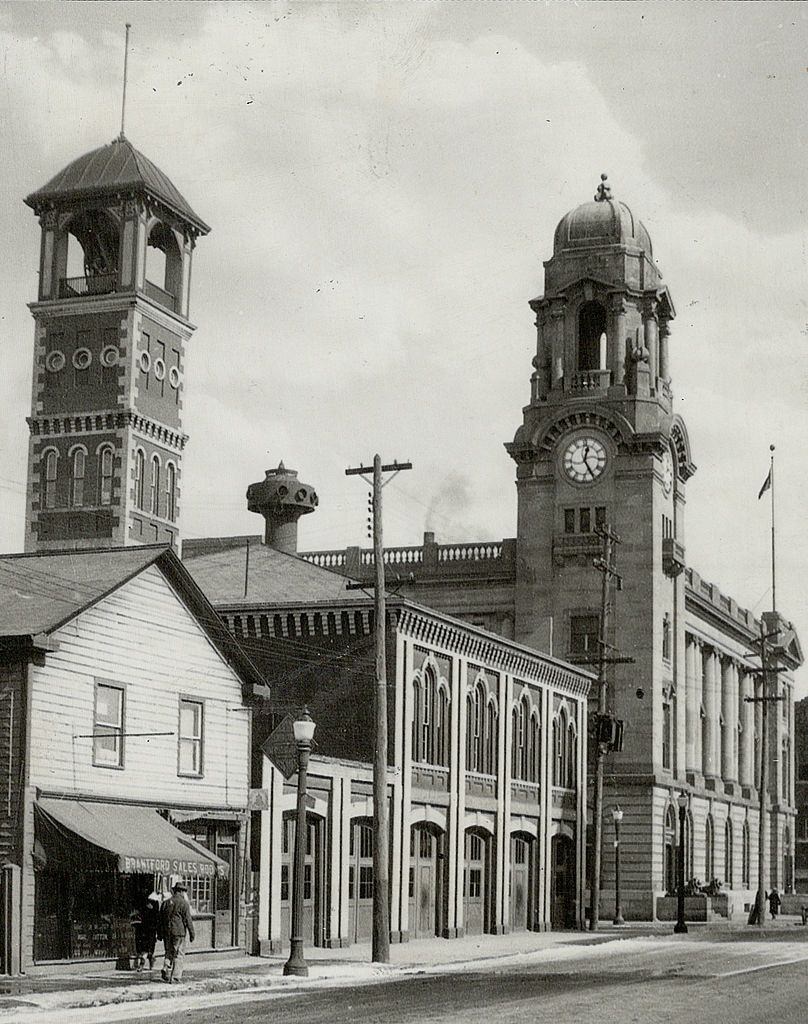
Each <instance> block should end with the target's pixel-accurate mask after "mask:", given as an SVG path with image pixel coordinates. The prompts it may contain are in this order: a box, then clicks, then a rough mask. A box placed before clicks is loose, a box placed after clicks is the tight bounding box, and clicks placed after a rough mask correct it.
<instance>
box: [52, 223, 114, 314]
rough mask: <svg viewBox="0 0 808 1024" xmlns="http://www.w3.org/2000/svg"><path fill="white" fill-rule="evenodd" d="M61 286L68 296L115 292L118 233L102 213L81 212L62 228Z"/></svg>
mask: <svg viewBox="0 0 808 1024" xmlns="http://www.w3.org/2000/svg"><path fill="white" fill-rule="evenodd" d="M64 230H65V234H64V243H65V244H66V248H67V251H66V253H64V251H63V259H64V264H63V265H64V267H65V274H64V286H63V290H64V289H65V288H67V290H68V293H71V294H76V295H80V294H86V293H91V294H101V293H104V292H111V291H114V290H115V287H116V284H117V280H118V253H119V249H120V232H119V229H118V225H117V224H116V222H115V221H114V220H113V218H112V217H111V216H110V215H109V214H108V213H106V211H104V210H83V211H82V212H81V213H77V214H76V215H75V217H73V218H71V220H70V221H69V223H68V224H67V226H66V227H65V229H64Z"/></svg>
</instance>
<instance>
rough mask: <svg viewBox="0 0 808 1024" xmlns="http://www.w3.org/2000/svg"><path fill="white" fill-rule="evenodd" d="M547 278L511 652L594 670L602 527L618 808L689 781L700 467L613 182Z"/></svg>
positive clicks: (653, 300)
mask: <svg viewBox="0 0 808 1024" xmlns="http://www.w3.org/2000/svg"><path fill="white" fill-rule="evenodd" d="M544 266H545V286H546V287H545V294H544V295H543V296H542V297H540V298H537V299H534V300H533V301H532V302H531V307H532V309H533V310H534V312H535V313H536V326H537V329H538V344H537V351H536V356H535V358H534V360H533V365H534V367H535V372H534V373H533V375H532V378H531V399H530V404H529V405H528V406H527V407H526V408H525V409H524V421H523V424H522V426H521V427H520V428H519V430H518V431H517V433H516V436H515V438H514V440H513V442H512V443H510V444H508V445H507V446H506V447H507V449H508V451H509V453H510V455H511V456H512V458H513V459H514V461H515V462H516V464H517V491H518V541H517V544H518V557H517V565H516V578H515V609H514V610H515V631H516V639H517V640H520V641H522V642H523V643H526V644H529V645H531V646H535V647H538V648H539V649H547V647H548V646H549V645H551V647H552V650H553V652H554V653H555V654H556V655H559V656H561V657H562V658H567V659H569V660H571V661H576V660H579V661H584V662H587V661H588V662H589V663H590V665H591V663H592V662H593V661H594V660H595V659H596V657H597V652H598V642H597V641H598V629H599V614H600V604H601V574H600V573H599V572H597V571H596V570H595V568H594V567H593V560H594V559H596V558H597V557H598V556H599V555H600V553H601V538H600V536H599V534H598V533H597V528H598V527H600V526H603V525H606V524H608V525H609V526H610V527H611V528H612V530H613V531H615V532H616V533H617V535H618V536H619V538H620V541H621V543H620V544H619V545H617V547H616V552H615V554H616V563H617V569H618V571H619V573H620V575H621V576H622V577H623V581H624V585H623V589H622V591H621V592H620V593H618V594H614V593H612V595H611V602H612V606H611V615H610V617H609V630H608V636H607V642H608V643H609V644H611V645H613V646H612V647H611V648H609V649H607V655H610V654H614V653H615V652H617V653H618V654H619V655H620V656H623V657H626V658H632V659H633V664H615V665H612V666H610V668H609V671H608V673H607V675H608V682H609V686H608V701H607V703H608V706H609V710H611V711H613V712H614V713H615V714H616V715H617V716H618V717H619V718H622V719H623V720H624V721H625V738H624V749H623V752H622V753H620V754H614V755H610V757H609V760H608V767H607V773H609V775H610V782H611V786H612V793H611V795H610V793H609V791H608V790H607V800H609V799H612V798H614V799H618V800H621V801H623V802H625V800H626V799H627V797H628V795H627V794H626V792H625V785H624V784H627V781H628V780H629V779H630V778H639V777H643V778H644V779H645V780H646V782H648V781H650V780H652V779H653V778H654V776H655V775H656V774H657V773H659V777H660V782H663V781H664V784H665V785H666V786H669V784H670V779H671V777H672V775H675V774H677V772H676V767H677V764H676V762H677V758H678V759H679V761H680V764H679V768H680V770H681V769H683V767H684V765H683V762H682V758H683V752H682V751H678V750H677V749H676V737H677V735H682V734H683V730H684V725H685V722H684V715H685V707H684V700H679V701H678V702H677V701H676V699H675V695H676V693H677V692H679V693H680V694H683V693H684V658H685V649H684V638H685V633H684V620H683V613H684V579H683V577H682V575H681V572H682V570H683V569H684V546H683V545H684V505H685V482H686V481H687V479H688V478H689V477H690V476H691V474H692V473H693V471H694V469H695V467H694V465H693V463H692V461H691V457H690V449H689V443H688V438H687V432H686V430H685V426H684V423H683V422H682V420H681V418H680V417H679V416H677V415H675V414H674V413H673V411H672V391H671V382H670V373H669V357H668V338H669V333H670V322H671V320H672V319H673V318H674V315H675V312H674V307H673V302H672V300H671V297H670V294H669V292H668V289H667V287H666V285H665V284H664V282H663V281H662V278H661V275H660V272H659V270H658V268H657V266H656V263H655V262H654V258H653V250H652V246H651V239H650V237H649V235H648V232H647V231H646V229H645V228H644V226H643V225H642V224H641V223H640V221H639V220H637V218H636V217H635V216H634V214H633V213H632V211H631V210H630V209H629V208H628V207H627V206H626V205H625V203H622V202H619V201H618V200H616V199H614V198H613V197H612V194H611V190H610V187H609V185H608V183H607V181H606V177H605V175H604V176H602V180H601V183H600V185H599V187H598V189H597V194H596V195H595V197H594V201H593V202H590V203H584V204H583V205H582V206H579V207H577V209H575V210H573V211H572V212H570V213H568V214H567V215H566V216H565V217H564V218H563V219H562V220H561V222H560V223H559V225H558V227H557V229H556V232H555V239H554V246H553V256H552V259H550V260H548V261H547V262H546V263H545V264H544ZM592 667H593V670H594V668H595V666H592ZM640 691H641V692H642V696H641V697H640V696H638V693H639V692H640ZM677 716H678V717H679V718H681V722H680V723H679V725H680V727H681V728H680V729H677V727H676V726H677V722H676V721H675V719H676V718H677ZM663 766H664V772H663ZM663 775H664V780H663ZM652 794H653V786H652V787H651V788H650V789H648V788H645V789H644V791H643V800H642V802H643V803H647V806H646V807H644V808H640V807H637V808H636V813H635V814H634V817H633V820H635V821H636V820H637V818H638V816H639V818H640V819H642V818H645V819H646V820H647V822H648V823H649V824H650V821H651V819H652V817H653V809H652V803H653V795H652ZM637 795H638V796H639V794H637ZM647 835H648V841H649V844H650V842H651V830H650V829H649V830H648V831H647ZM651 852H652V851H651V850H650V849H649V850H648V851H647V853H648V855H649V856H648V858H646V863H648V861H650V859H651V857H650V855H651ZM643 883H644V884H643ZM637 884H638V885H641V886H642V887H645V886H647V884H648V880H647V879H645V880H640V879H637Z"/></svg>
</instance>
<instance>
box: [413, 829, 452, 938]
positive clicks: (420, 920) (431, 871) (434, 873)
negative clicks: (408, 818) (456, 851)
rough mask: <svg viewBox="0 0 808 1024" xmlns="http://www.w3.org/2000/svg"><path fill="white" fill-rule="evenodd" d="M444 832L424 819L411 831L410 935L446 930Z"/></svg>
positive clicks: (421, 936)
mask: <svg viewBox="0 0 808 1024" xmlns="http://www.w3.org/2000/svg"><path fill="white" fill-rule="evenodd" d="M444 838H445V833H444V832H443V831H442V830H441V829H439V828H437V827H436V826H434V825H428V824H426V823H425V822H422V823H420V824H418V825H413V826H412V829H411V831H410V884H409V896H410V929H409V930H410V935H411V936H412V938H414V939H419V938H427V937H429V936H432V935H442V934H443V893H444V880H443V865H444V864H445V858H444Z"/></svg>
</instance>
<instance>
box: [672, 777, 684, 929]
mask: <svg viewBox="0 0 808 1024" xmlns="http://www.w3.org/2000/svg"><path fill="white" fill-rule="evenodd" d="M676 802H677V803H678V804H679V850H678V854H679V856H678V857H677V865H676V867H677V872H676V873H677V875H678V876H679V878H678V884H677V887H676V888H677V893H676V924H675V925H674V928H673V930H674V932H675V933H676V934H677V935H684V934H685V933H686V932H687V925H686V924H685V812H686V811H687V795H686V794H685V793H680V794H679V796H678V797H677V798H676Z"/></svg>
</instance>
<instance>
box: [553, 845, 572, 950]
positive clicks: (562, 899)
mask: <svg viewBox="0 0 808 1024" xmlns="http://www.w3.org/2000/svg"><path fill="white" fill-rule="evenodd" d="M551 851H552V896H551V903H550V927H551V928H552V929H553V930H554V931H563V930H565V929H569V928H575V889H576V870H575V843H574V841H573V840H572V839H571V838H570V836H566V835H562V834H561V833H558V834H556V835H554V836H553V839H552V843H551Z"/></svg>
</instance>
